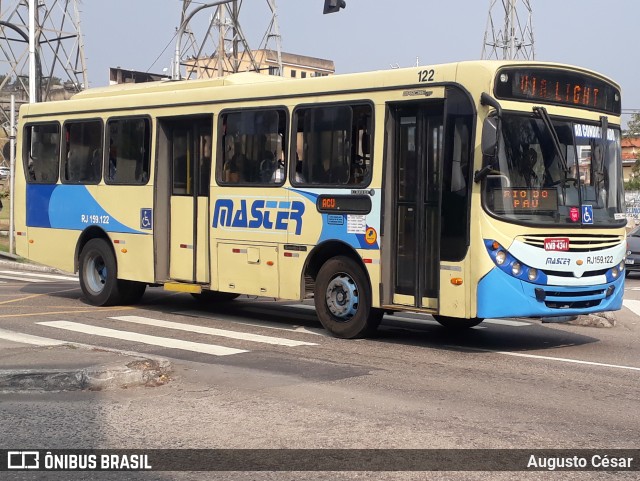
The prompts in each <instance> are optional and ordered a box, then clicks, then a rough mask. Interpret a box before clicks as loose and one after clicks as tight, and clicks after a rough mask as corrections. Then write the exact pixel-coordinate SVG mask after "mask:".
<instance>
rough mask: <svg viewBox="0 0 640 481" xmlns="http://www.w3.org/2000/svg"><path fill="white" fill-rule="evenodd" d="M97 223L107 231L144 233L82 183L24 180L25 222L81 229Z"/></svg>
mask: <svg viewBox="0 0 640 481" xmlns="http://www.w3.org/2000/svg"><path fill="white" fill-rule="evenodd" d="M90 225H99V226H100V227H102V228H103V229H104V230H106V231H107V232H120V233H130V234H143V233H144V232H142V231H139V230H136V229H132V228H130V227H127V226H126V225H124V224H122V223H121V222H119V221H118V220H117V219H116V218H115V217H113V215H112V214H110V213H109V212H107V211H106V210H105V209H104V208H103V207H102V206H101V205H100V204H99V203H98V202H97V201H96V200H95V199H94V198H93V196H92V195H91V194H90V193H89V191H88V190H87V187H86V186H84V185H43V184H27V226H28V227H50V228H54V229H72V230H84V229H86V228H87V227H89V226H90Z"/></svg>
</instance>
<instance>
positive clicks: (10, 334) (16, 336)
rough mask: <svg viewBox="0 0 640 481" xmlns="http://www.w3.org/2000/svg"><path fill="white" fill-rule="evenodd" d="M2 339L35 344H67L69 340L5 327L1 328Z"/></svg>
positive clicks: (0, 336)
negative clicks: (10, 329)
mask: <svg viewBox="0 0 640 481" xmlns="http://www.w3.org/2000/svg"><path fill="white" fill-rule="evenodd" d="M0 339H4V340H5V341H12V342H19V343H22V344H31V345H34V346H61V345H63V344H67V341H58V340H57V339H48V338H46V337H40V336H32V335H31V334H23V333H21V332H14V331H7V330H5V329H0Z"/></svg>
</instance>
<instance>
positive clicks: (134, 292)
mask: <svg viewBox="0 0 640 481" xmlns="http://www.w3.org/2000/svg"><path fill="white" fill-rule="evenodd" d="M118 290H119V291H120V296H121V300H120V302H121V303H122V304H125V305H130V304H137V303H138V302H139V301H140V299H142V296H143V295H144V291H145V290H147V285H146V284H145V283H144V282H136V281H125V280H119V281H118Z"/></svg>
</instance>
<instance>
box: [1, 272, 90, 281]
mask: <svg viewBox="0 0 640 481" xmlns="http://www.w3.org/2000/svg"><path fill="white" fill-rule="evenodd" d="M1 274H15V275H19V276H23V275H24V276H32V277H42V278H43V279H53V280H56V281H77V280H78V278H77V277H74V276H63V275H60V274H41V273H39V272H26V271H8V270H0V275H1Z"/></svg>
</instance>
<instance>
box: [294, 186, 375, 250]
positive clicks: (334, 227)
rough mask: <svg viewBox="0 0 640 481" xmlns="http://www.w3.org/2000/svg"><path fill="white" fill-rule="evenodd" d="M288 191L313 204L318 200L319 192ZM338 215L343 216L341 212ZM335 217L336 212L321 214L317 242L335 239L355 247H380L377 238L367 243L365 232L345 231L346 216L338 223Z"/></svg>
mask: <svg viewBox="0 0 640 481" xmlns="http://www.w3.org/2000/svg"><path fill="white" fill-rule="evenodd" d="M290 191H291V192H295V193H296V194H300V195H302V196H304V197H306V198H307V199H308V200H310V201H311V202H313V204H314V205H315V204H316V201H317V200H318V195H319V194H314V193H312V192H306V191H304V190H298V189H290ZM339 215H341V216H343V214H339ZM336 217H337V215H336V214H322V232H321V233H320V238H319V239H318V241H317V243H318V244H320V243H321V242H324V241H327V240H333V239H337V240H341V241H343V242H345V243H347V244H349V245H350V246H351V247H353V248H355V249H370V250H374V249H380V245H379V244H378V241H377V240H376V242H374V243H373V244H369V243H368V242H367V240H366V234H354V233H349V232H347V226H348V224H347V221H346V218H344V217H343V218H344V220H343V222H342V223H338V222H336ZM367 227H369V226H367Z"/></svg>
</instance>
